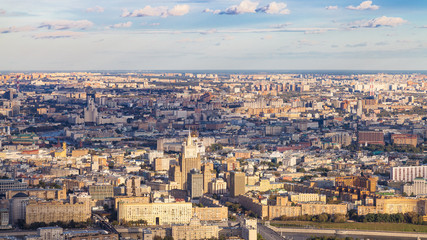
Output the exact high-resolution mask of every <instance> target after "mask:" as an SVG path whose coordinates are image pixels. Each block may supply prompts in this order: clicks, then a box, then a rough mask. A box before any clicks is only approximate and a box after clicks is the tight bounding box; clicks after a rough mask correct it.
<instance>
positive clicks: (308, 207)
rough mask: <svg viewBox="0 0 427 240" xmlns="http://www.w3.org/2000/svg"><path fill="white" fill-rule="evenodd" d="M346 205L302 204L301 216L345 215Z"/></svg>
mask: <svg viewBox="0 0 427 240" xmlns="http://www.w3.org/2000/svg"><path fill="white" fill-rule="evenodd" d="M347 209H348V207H347V204H302V205H301V214H302V215H305V214H307V215H319V214H322V213H327V214H344V215H345V214H347Z"/></svg>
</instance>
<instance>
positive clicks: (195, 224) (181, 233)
mask: <svg viewBox="0 0 427 240" xmlns="http://www.w3.org/2000/svg"><path fill="white" fill-rule="evenodd" d="M218 233H219V228H218V226H217V225H212V226H209V225H202V224H201V223H200V219H198V218H196V217H193V218H191V220H190V223H189V224H186V225H183V226H172V237H173V239H174V240H196V239H210V238H218Z"/></svg>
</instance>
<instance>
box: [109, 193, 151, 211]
mask: <svg viewBox="0 0 427 240" xmlns="http://www.w3.org/2000/svg"><path fill="white" fill-rule="evenodd" d="M119 203H143V204H147V203H150V197H128V196H123V197H121V196H116V197H114V209H116V210H117V208H118V206H119Z"/></svg>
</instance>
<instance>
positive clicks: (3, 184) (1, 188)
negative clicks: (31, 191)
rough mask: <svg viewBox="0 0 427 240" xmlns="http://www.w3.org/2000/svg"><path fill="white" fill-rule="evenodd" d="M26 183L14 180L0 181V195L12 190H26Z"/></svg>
mask: <svg viewBox="0 0 427 240" xmlns="http://www.w3.org/2000/svg"><path fill="white" fill-rule="evenodd" d="M27 187H28V183H26V182H21V181H18V180H15V179H0V194H4V193H6V192H7V191H8V190H12V189H26V188H27Z"/></svg>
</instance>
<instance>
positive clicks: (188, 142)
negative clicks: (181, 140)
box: [187, 128, 193, 146]
mask: <svg viewBox="0 0 427 240" xmlns="http://www.w3.org/2000/svg"><path fill="white" fill-rule="evenodd" d="M192 144H193V140H192V139H191V129H190V128H189V129H188V138H187V146H190V145H192Z"/></svg>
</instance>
